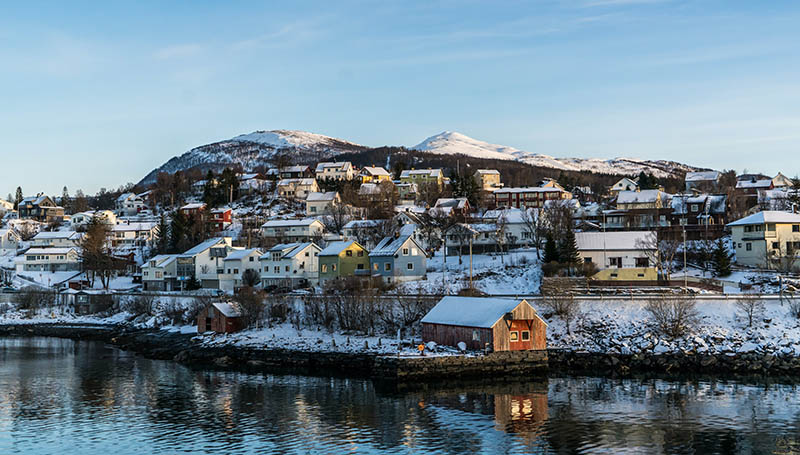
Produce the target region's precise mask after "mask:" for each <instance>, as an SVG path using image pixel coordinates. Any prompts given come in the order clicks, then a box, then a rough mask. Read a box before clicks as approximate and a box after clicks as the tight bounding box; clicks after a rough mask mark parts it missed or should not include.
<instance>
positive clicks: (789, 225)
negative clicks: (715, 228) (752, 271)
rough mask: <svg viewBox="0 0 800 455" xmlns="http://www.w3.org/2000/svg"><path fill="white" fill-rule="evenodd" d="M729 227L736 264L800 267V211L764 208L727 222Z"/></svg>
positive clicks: (783, 267)
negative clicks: (766, 209) (764, 209)
mask: <svg viewBox="0 0 800 455" xmlns="http://www.w3.org/2000/svg"><path fill="white" fill-rule="evenodd" d="M728 227H730V228H731V241H732V242H733V249H734V251H735V252H736V263H737V264H741V265H746V266H750V267H767V268H772V269H778V270H785V271H790V270H795V271H796V270H798V269H800V260H799V259H800V255H799V253H800V215H798V214H795V213H789V212H777V211H764V212H758V213H755V214H753V215H750V216H746V217H744V218H742V219H740V220H736V221H734V222H732V223H728Z"/></svg>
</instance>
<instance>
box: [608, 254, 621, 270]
mask: <svg viewBox="0 0 800 455" xmlns="http://www.w3.org/2000/svg"><path fill="white" fill-rule="evenodd" d="M608 266H609V267H616V268H618V269H620V268H622V258H620V257H617V258H608Z"/></svg>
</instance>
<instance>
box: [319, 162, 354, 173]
mask: <svg viewBox="0 0 800 455" xmlns="http://www.w3.org/2000/svg"><path fill="white" fill-rule="evenodd" d="M351 167H353V164H352V163H350V162H349V161H336V162H333V163H331V162H323V163H317V168H316V169H315V172H325V168H340V169H341V170H343V171H346V170H348V169H350V168H351Z"/></svg>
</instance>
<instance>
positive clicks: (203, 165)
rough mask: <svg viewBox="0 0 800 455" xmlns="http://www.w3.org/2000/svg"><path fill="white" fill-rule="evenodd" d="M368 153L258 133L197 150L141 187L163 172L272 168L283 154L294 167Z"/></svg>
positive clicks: (333, 142)
mask: <svg viewBox="0 0 800 455" xmlns="http://www.w3.org/2000/svg"><path fill="white" fill-rule="evenodd" d="M365 149H366V147H364V146H363V145H359V144H355V143H353V142H348V141H345V140H342V139H336V138H333V137H329V136H323V135H321V134H314V133H307V132H304V131H290V130H273V131H256V132H253V133H250V134H242V135H240V136H236V137H234V138H232V139H229V140H226V141H220V142H214V143H213V144H207V145H202V146H200V147H195V148H193V149H191V150H189V151H188V152H186V153H184V154H183V155H180V156H176V157H174V158H172V159H170V160H169V161H167V162H166V163H164V164H163V165H161V166H160V167H158V168H156V169H154V170H153V171H151V172H150V173H149V174H147V176H146V177H145V178H144V179H142V182H141V183H143V184H149V183H152V182H154V181H155V178H156V175H158V173H159V172H168V173H175V172H177V171H181V170H186V169H192V168H200V169H202V170H206V169H214V170H219V169H220V168H223V167H225V166H228V165H232V164H238V165H241V166H242V167H243V168H244V169H246V170H250V169H253V168H254V167H256V166H260V165H266V164H268V163H269V162H270V161H271V160H273V159H274V158H275V156H276V155H277V154H279V153H287V154H289V155H290V156H291V158H292V162H294V163H301V162H308V163H314V162H316V161H318V160H320V159H326V158H330V157H332V156H335V155H338V154H340V153H348V152H358V151H361V150H365Z"/></svg>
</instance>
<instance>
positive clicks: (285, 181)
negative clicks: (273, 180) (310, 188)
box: [278, 178, 315, 186]
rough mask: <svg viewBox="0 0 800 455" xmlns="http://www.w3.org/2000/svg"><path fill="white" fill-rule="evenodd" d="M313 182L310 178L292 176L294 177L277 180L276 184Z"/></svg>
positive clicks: (310, 183) (305, 183) (311, 183)
mask: <svg viewBox="0 0 800 455" xmlns="http://www.w3.org/2000/svg"><path fill="white" fill-rule="evenodd" d="M314 182H315V180H314V179H312V178H294V179H281V180H280V181H279V182H278V186H288V185H301V186H305V185H313V184H314Z"/></svg>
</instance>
